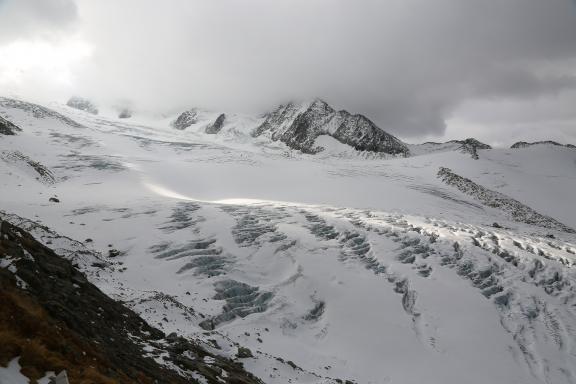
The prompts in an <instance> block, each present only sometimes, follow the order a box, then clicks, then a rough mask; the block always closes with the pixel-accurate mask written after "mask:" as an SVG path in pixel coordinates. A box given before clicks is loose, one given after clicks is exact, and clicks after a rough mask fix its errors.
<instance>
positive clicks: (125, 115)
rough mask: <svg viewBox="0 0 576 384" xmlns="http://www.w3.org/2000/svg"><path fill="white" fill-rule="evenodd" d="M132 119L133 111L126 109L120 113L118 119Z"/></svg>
mask: <svg viewBox="0 0 576 384" xmlns="http://www.w3.org/2000/svg"><path fill="white" fill-rule="evenodd" d="M131 117H132V111H131V110H129V109H127V108H124V109H123V110H121V111H120V113H119V114H118V118H119V119H129V118H131Z"/></svg>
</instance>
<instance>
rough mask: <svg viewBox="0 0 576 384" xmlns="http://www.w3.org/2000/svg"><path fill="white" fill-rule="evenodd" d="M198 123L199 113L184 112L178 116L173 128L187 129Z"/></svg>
mask: <svg viewBox="0 0 576 384" xmlns="http://www.w3.org/2000/svg"><path fill="white" fill-rule="evenodd" d="M197 122H198V111H196V110H194V109H191V110H188V111H184V112H182V113H181V114H180V116H178V118H177V119H176V121H174V122H173V123H172V126H173V127H174V128H176V129H180V130H183V129H186V128H188V127H189V126H191V125H193V124H196V123H197Z"/></svg>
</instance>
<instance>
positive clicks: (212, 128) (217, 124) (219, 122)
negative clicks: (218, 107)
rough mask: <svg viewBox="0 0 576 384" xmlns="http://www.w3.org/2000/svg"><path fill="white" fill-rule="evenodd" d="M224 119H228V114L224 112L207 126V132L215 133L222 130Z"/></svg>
mask: <svg viewBox="0 0 576 384" xmlns="http://www.w3.org/2000/svg"><path fill="white" fill-rule="evenodd" d="M224 120H226V115H225V114H224V113H222V114H221V115H220V116H218V117H217V118H216V120H215V121H214V122H213V123H212V124H210V125H208V126H207V127H206V133H209V134H212V135H213V134H216V133H218V132H220V130H221V129H222V127H223V126H224Z"/></svg>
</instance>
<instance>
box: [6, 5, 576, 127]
mask: <svg viewBox="0 0 576 384" xmlns="http://www.w3.org/2000/svg"><path fill="white" fill-rule="evenodd" d="M16 3H21V4H25V5H22V6H19V7H21V10H20V11H18V12H23V11H24V9H26V7H33V8H34V9H35V12H34V14H38V15H39V14H44V13H46V15H47V16H48V17H47V18H46V19H44V21H43V22H42V23H40V24H39V25H41V27H40V29H41V30H42V32H43V33H48V32H49V31H51V30H58V29H61V28H62V27H63V26H66V25H69V24H71V23H75V24H76V29H75V36H76V37H78V36H80V37H81V39H82V40H83V41H84V42H85V43H86V44H88V45H90V46H91V47H92V56H91V58H90V60H86V61H83V62H81V63H76V64H75V66H74V67H73V68H72V73H73V81H71V83H69V84H68V85H67V88H66V92H68V93H76V94H83V95H86V96H88V97H92V98H95V99H98V100H118V99H123V100H126V99H128V100H132V101H133V102H134V103H135V104H136V105H140V106H142V107H144V108H156V109H159V110H161V109H167V108H178V107H187V106H194V105H201V106H206V107H210V108H214V109H222V110H231V109H233V110H239V111H240V110H242V111H262V110H266V109H271V108H273V106H274V105H275V104H277V103H279V102H281V101H282V100H286V99H307V98H311V97H314V96H319V97H322V98H324V99H326V100H327V101H329V102H330V103H331V104H333V105H334V106H335V107H336V108H345V109H348V110H350V111H351V112H358V113H363V114H366V115H367V116H369V117H370V118H371V119H372V120H374V121H375V122H376V123H377V124H379V125H380V126H381V127H382V128H383V129H385V130H387V131H390V132H391V133H394V134H396V135H398V136H400V137H404V138H414V137H424V136H426V137H434V136H438V137H439V136H442V135H444V133H445V129H446V121H448V120H449V119H451V118H453V117H454V116H458V117H462V116H460V114H462V113H469V112H470V108H471V107H470V105H473V104H474V103H475V102H479V101H480V102H481V101H484V100H487V101H490V102H494V101H498V100H503V101H506V102H508V101H510V100H512V101H514V102H518V103H520V105H522V104H524V105H525V108H527V109H529V108H530V103H531V102H533V100H541V99H543V98H544V99H548V98H554V99H561V100H564V99H566V98H568V100H569V101H572V102H574V101H576V100H573V99H571V98H573V97H574V92H572V91H573V90H574V88H575V86H576V78H575V75H576V69H575V68H576V67H575V66H574V63H575V62H576V38H575V37H576V3H575V2H573V1H570V0H547V1H542V0H521V1H520V0H501V1H498V2H478V1H474V0H438V1H434V2H431V1H428V0H402V1H400V0H385V1H384V0H378V1H376V0H358V1H354V2H350V1H344V0H290V1H288V0H278V1H274V2H271V1H267V0H245V1H242V2H239V1H235V0H221V1H217V2H216V1H184V0H174V1H171V2H169V3H159V2H157V1H152V0H138V1H136V0H124V1H112V0H101V1H91V0H77V1H76V2H71V1H65V0H60V1H57V0H51V1H32V0H26V1H20V0H19V1H18V2H16V1H14V0H12V1H10V0H4V1H3V2H2V1H0V10H2V11H0V12H3V11H4V10H5V9H12V11H11V12H12V13H14V14H18V12H17V11H16V10H15V9H16V8H18V7H17V6H16V5H15V4H16ZM42 4H44V5H42ZM46 4H50V5H46ZM46 7H47V8H46ZM42 9H45V10H48V11H42ZM0 28H2V30H5V29H7V28H8V27H6V26H2V27H0ZM11 30H16V31H19V28H18V26H16V25H12V26H11ZM32 32H33V30H32V29H30V28H29V27H27V26H25V27H23V28H22V29H21V30H20V34H21V37H22V38H26V37H28V36H30V34H31V33H32ZM11 36H12V37H11V38H15V35H14V34H12V35H11ZM63 38H65V37H63ZM3 42H4V43H6V38H5V37H4V40H3ZM0 75H1V74H0ZM0 78H1V76H0ZM19 87H20V88H19V89H20V90H22V91H23V92H24V93H25V92H26V91H27V87H26V84H22V83H20V84H19ZM566 103H568V104H570V103H569V102H566V101H562V102H561V103H559V107H558V108H560V109H561V108H563V107H562V105H565V104H566ZM572 104H573V103H572ZM463 105H466V108H462V106H463ZM520 110H521V108H520ZM481 111H483V110H482V109H480V110H478V111H472V113H471V114H470V116H473V115H475V114H478V113H481ZM558 113H559V115H562V118H568V119H569V120H576V112H574V113H573V114H570V115H569V116H568V117H566V116H565V113H564V111H559V112H558ZM464 117H466V116H464ZM461 120H462V119H460V121H461ZM464 120H466V119H464ZM450 121H453V120H450ZM459 129H461V130H463V131H465V130H466V126H464V125H463V126H461V127H460V128H459ZM465 134H466V133H465V132H463V135H465Z"/></svg>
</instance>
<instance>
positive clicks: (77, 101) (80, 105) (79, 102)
mask: <svg viewBox="0 0 576 384" xmlns="http://www.w3.org/2000/svg"><path fill="white" fill-rule="evenodd" d="M66 105H67V106H69V107H72V108H76V109H79V110H81V111H84V112H88V113H91V114H93V115H97V114H98V109H97V108H96V106H95V105H94V104H92V102H91V101H90V100H87V99H84V98H82V97H78V96H72V97H71V98H70V100H68V102H67V103H66Z"/></svg>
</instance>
